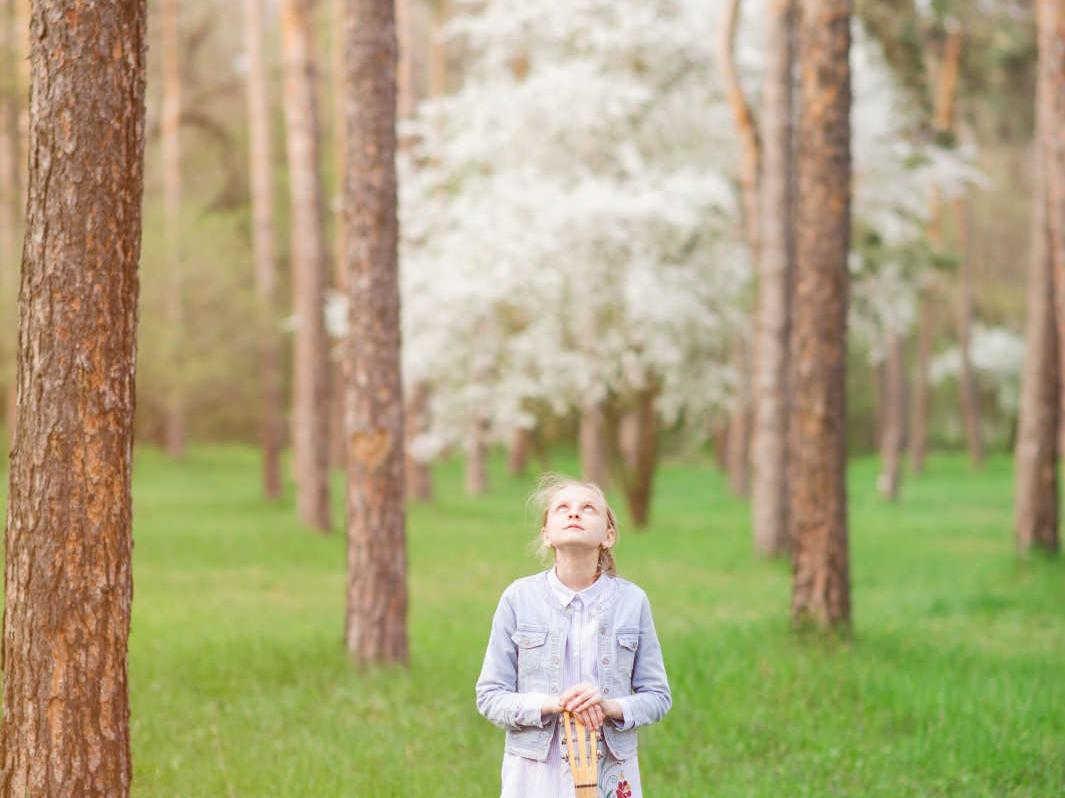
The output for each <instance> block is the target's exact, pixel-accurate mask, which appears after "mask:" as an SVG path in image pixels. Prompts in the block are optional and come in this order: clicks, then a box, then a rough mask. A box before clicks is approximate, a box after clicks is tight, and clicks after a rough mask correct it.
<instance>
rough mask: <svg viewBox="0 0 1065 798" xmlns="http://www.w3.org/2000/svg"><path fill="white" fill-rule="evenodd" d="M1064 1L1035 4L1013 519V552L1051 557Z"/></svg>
mask: <svg viewBox="0 0 1065 798" xmlns="http://www.w3.org/2000/svg"><path fill="white" fill-rule="evenodd" d="M1063 25H1065V19H1063V16H1062V14H1061V3H1060V2H1058V1H1057V0H1040V2H1039V3H1038V4H1037V5H1036V28H1037V40H1038V45H1039V64H1038V70H1037V79H1036V109H1035V111H1036V130H1035V146H1034V156H1035V157H1034V161H1035V163H1034V169H1033V172H1034V176H1035V180H1034V183H1035V186H1034V191H1033V200H1032V262H1031V267H1030V271H1029V273H1028V303H1027V324H1026V327H1025V356H1024V371H1023V374H1022V375H1021V405H1020V414H1019V418H1018V421H1017V445H1016V451H1015V455H1014V460H1015V469H1016V471H1015V473H1016V477H1015V479H1016V484H1015V496H1014V521H1015V524H1016V530H1015V532H1016V542H1017V548H1018V550H1020V551H1021V552H1026V551H1029V550H1031V549H1040V550H1043V551H1048V552H1056V551H1058V549H1059V547H1060V539H1059V533H1058V512H1059V487H1058V437H1059V433H1060V428H1061V375H1062V373H1065V370H1063V369H1062V365H1061V361H1060V356H1061V347H1062V340H1061V338H1060V337H1059V335H1060V333H1059V329H1060V324H1061V320H1060V319H1059V318H1058V313H1059V309H1060V308H1061V304H1062V302H1063V300H1062V298H1061V297H1060V296H1056V294H1058V293H1059V292H1060V290H1061V288H1062V280H1061V275H1060V274H1057V273H1056V272H1058V268H1057V266H1058V264H1056V263H1055V262H1054V261H1055V258H1054V256H1055V243H1054V219H1053V216H1054V212H1055V208H1054V206H1053V202H1054V199H1053V190H1054V184H1055V180H1056V176H1055V175H1054V165H1055V164H1054V156H1055V140H1056V138H1057V137H1058V136H1060V131H1061V128H1060V127H1056V124H1057V122H1058V119H1056V114H1055V110H1056V109H1055V105H1056V102H1055V101H1058V102H1060V96H1055V92H1056V91H1057V92H1058V93H1059V94H1060V84H1057V85H1055V80H1054V78H1055V73H1058V74H1060V72H1059V70H1060V69H1061V65H1060V53H1061V49H1060V47H1061V44H1062V42H1063V41H1065V36H1063V35H1062V31H1061V28H1062V26H1063Z"/></svg>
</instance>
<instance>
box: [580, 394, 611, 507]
mask: <svg viewBox="0 0 1065 798" xmlns="http://www.w3.org/2000/svg"><path fill="white" fill-rule="evenodd" d="M579 435H580V449H581V479H584V480H588V481H589V482H594V483H595V484H597V485H599V487H601V488H603V489H604V490H606V488H607V486H608V485H609V483H610V473H609V467H610V459H609V454H608V448H607V437H606V436H607V430H606V413H605V412H604V408H603V402H595V403H592V404H587V405H585V406H584V407H583V408H582V409H581V426H580V433H579Z"/></svg>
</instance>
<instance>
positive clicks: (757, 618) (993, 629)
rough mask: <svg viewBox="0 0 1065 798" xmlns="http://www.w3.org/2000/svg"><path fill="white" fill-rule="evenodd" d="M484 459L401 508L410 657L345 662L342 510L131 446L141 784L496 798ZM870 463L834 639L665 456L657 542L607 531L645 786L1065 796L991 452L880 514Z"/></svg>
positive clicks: (856, 482) (1060, 696)
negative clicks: (429, 500)
mask: <svg viewBox="0 0 1065 798" xmlns="http://www.w3.org/2000/svg"><path fill="white" fill-rule="evenodd" d="M494 465H495V467H496V468H495V471H494V473H493V490H492V493H491V495H490V496H489V497H487V498H485V499H483V500H477V501H474V500H470V499H468V498H466V497H465V496H464V495H463V492H462V480H461V468H460V465H459V464H458V463H454V464H446V465H444V466H441V467H440V468H439V469H438V470H437V473H436V480H437V481H436V489H437V495H438V501H437V502H436V503H435V504H434V505H433V506H431V507H415V508H413V509H412V511H411V514H410V524H409V562H410V590H411V594H410V595H411V606H410V611H411V614H410V634H411V650H412V657H411V667H410V669H409V670H398V671H396V670H394V671H391V672H389V671H376V672H372V673H367V674H361V675H360V674H359V673H358V672H356V671H355V670H354V669H352V668H351V667H349V665H348V664H347V662H346V659H345V656H344V652H343V648H342V642H341V641H342V618H343V607H344V553H345V543H344V536H343V533H342V531H341V525H340V523H339V521H338V522H337V524H336V529H337V531H336V532H335V533H334V534H333V535H332V536H329V537H323V536H319V535H316V534H314V533H312V532H310V531H307V530H304V529H301V528H300V527H299V526H298V524H297V523H296V522H295V520H294V511H293V497H292V489H291V485H289V486H287V493H286V500H285V501H284V502H283V504H282V505H280V506H268V505H266V504H264V503H263V502H262V501H261V500H260V498H259V486H258V481H257V480H258V473H259V472H258V457H257V454H256V452H255V451H254V450H251V449H245V448H225V447H210V448H203V447H201V448H197V447H194V448H193V449H192V450H191V451H190V454H189V457H188V459H187V461H186V462H184V463H183V464H181V465H175V464H172V463H169V462H168V461H167V460H166V459H165V458H164V457H163V456H162V455H161V454H159V453H158V452H156V451H153V450H148V449H142V450H138V452H137V455H136V465H135V486H134V515H135V547H134V564H135V583H134V611H133V631H132V637H131V641H130V646H131V651H130V672H131V689H132V702H133V721H132V722H133V749H134V763H135V764H134V768H135V773H134V794H135V795H137V796H160V798H173V797H174V796H255V797H258V796H368V797H369V798H378V796H380V797H381V798H385V797H386V796H397V798H398V797H399V796H402V798H417V797H419V796H424V797H425V798H436V797H437V796H462V797H463V798H467V797H473V796H492V795H497V794H498V792H497V791H498V783H499V782H498V779H499V766H500V757H501V753H502V745H503V738H502V732H501V731H499V730H497V729H495V728H494V727H492V726H491V725H489V724H488V722H487V721H485V720H484V719H483V718H481V717H480V716H479V715H478V714H477V711H476V708H475V706H474V701H473V698H474V696H473V684H474V681H475V679H476V677H477V673H478V671H479V669H480V664H481V658H482V656H483V653H484V647H485V644H486V641H487V633H488V627H489V622H490V619H491V613H492V611H493V609H494V608H495V603H496V601H497V600H498V597H499V593H500V592H501V591H502V589H503V588H504V587H505V586H506V585H507V584H508V583H509V582H510V581H511V580H512V579H514V578H516V577H518V576H520V575H524V574H527V573H532V572H534V571H537V570H540V569H542V567H544V566H541V565H540V564H539V563H538V562H536V561H535V560H534V559H532V558H531V556H530V555H529V554H528V553H527V552H528V549H527V547H526V545H525V544H526V542H527V541H528V540H529V538H530V537H531V536H532V534H533V532H534V530H535V524H536V521H535V519H533V518H532V517H531V515H529V514H528V513H527V512H526V510H525V506H524V498H525V496H526V494H527V493H528V491H529V489H530V487H531V481H532V479H531V477H530V478H529V479H526V480H513V479H510V478H508V477H506V476H505V475H503V473H502V472H501V470H500V463H499V461H497V462H496V463H494ZM556 467H559V468H562V469H566V468H569V469H570V470H572V468H573V463H572V459H566V458H562V457H560V459H559V461H558V463H557V464H556ZM875 468H876V464H875V462H874V461H872V460H859V461H857V462H855V464H854V465H853V468H852V472H851V475H850V476H851V541H852V544H851V546H852V547H851V562H852V579H853V604H854V624H855V635H854V638H853V640H851V641H850V642H847V643H839V642H836V643H833V642H828V641H823V640H818V639H813V638H805V637H803V636H801V635H797V634H795V633H793V632H792V631H791V630H790V629H789V626H788V619H787V609H788V601H789V572H788V568H787V566H786V564H784V563H781V562H760V561H758V560H756V559H755V558H754V557H753V556H752V553H751V545H750V541H749V533H748V530H747V525H748V511H747V508H746V506H745V504H744V503H742V502H740V501H738V500H736V499H733V498H732V497H730V496H729V495H728V492H727V489H726V487H725V483H724V480H723V479H722V477H721V475H719V474H717V473H716V472H714V471H713V470H712V469H711V468H710V467H709V466H706V465H697V464H672V465H667V466H664V467H663V468H662V470H661V472H660V475H659V479H658V483H657V493H656V500H655V506H654V518H653V525H652V527H651V528H650V529H649V530H648V531H647V532H645V533H635V532H633V531H632V530H631V529H629V528H627V527H625V526H624V525H623V527H622V531H621V542H620V545H619V547H618V550H617V554H618V566H619V571H620V572H621V573H622V574H623V575H625V576H627V577H628V578H630V579H633V580H634V581H636V582H637V583H638V584H640V585H641V586H642V587H644V589H645V590H646V591H647V592H648V594H649V596H650V598H651V602H652V606H653V608H654V612H655V621H656V624H657V626H658V630H659V636H660V638H661V641H662V645H663V648H664V651H665V657H666V667H667V669H668V672H669V677H670V682H671V685H672V688H673V697H674V706H673V710H672V711H671V712H670V713H669V714H668V715H667V716H666V718H665V720H664V721H663V722H662V723H661V724H658V725H657V726H654V727H650V728H648V729H646V730H644V731H642V732H641V735H640V739H641V745H640V752H641V756H640V762H641V769H642V771H643V777H644V785H645V790H646V794H647V796H648V798H672V797H673V796H699V797H700V798H701V797H702V796H756V795H757V796H773V798H777V797H779V796H807V795H808V796H842V795H846V796H869V797H871V796H885V797H887V796H890V797H891V798H898V796H911V795H912V796H952V797H953V796H995V798H999V797H1000V796H1043V795H1045V796H1051V795H1061V794H1063V792H1065V563H1062V562H1061V561H1047V560H1045V559H1043V558H1036V559H1034V560H1032V561H1028V562H1019V561H1018V560H1017V558H1016V557H1015V555H1014V553H1013V548H1012V539H1011V532H1010V529H1011V507H1010V494H1011V484H1012V483H1011V479H1012V478H1011V472H1010V463H1009V461H1008V460H1007V459H1005V458H1000V459H993V460H992V461H991V462H990V464H989V465H988V467H987V468H986V469H985V470H983V471H981V472H972V471H970V470H969V468H968V467H967V465H966V464H965V462H964V461H963V460H962V459H961V458H959V457H953V456H943V457H937V458H933V459H932V460H931V461H930V463H929V468H928V473H927V475H926V476H925V477H923V478H922V479H921V480H920V481H912V480H911V481H909V482H907V483H905V484H904V485H903V493H902V496H903V498H902V501H901V502H900V504H899V505H897V506H886V505H885V504H883V503H882V502H881V501H879V500H878V499H877V497H876V495H875V493H874V490H873V484H874V475H875ZM5 484H6V480H5ZM334 486H335V488H336V493H335V496H334V504H335V507H336V509H337V518H338V519H339V518H340V517H341V516H340V508H341V506H342V501H341V493H340V489H341V481H340V475H339V474H337V475H336V481H335V482H334ZM623 515H624V514H623Z"/></svg>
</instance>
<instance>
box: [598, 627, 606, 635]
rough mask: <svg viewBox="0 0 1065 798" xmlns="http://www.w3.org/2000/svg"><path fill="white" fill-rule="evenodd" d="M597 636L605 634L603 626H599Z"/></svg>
mask: <svg viewBox="0 0 1065 798" xmlns="http://www.w3.org/2000/svg"><path fill="white" fill-rule="evenodd" d="M599 634H601V635H605V634H606V627H605V626H600V627H599Z"/></svg>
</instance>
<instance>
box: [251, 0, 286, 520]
mask: <svg viewBox="0 0 1065 798" xmlns="http://www.w3.org/2000/svg"><path fill="white" fill-rule="evenodd" d="M244 46H245V49H246V51H247V54H248V85H247V100H248V136H249V147H248V175H249V178H250V181H251V209H252V211H251V215H252V252H253V256H254V259H255V293H256V298H257V300H258V313H259V372H260V373H259V385H260V390H261V391H262V421H261V422H260V427H259V441H260V445H261V447H262V485H263V495H264V496H265V497H266V498H268V499H277V498H280V496H281V439H282V434H283V424H284V411H283V409H282V398H281V341H280V338H279V336H278V333H277V257H276V250H275V248H274V184H273V165H274V157H273V147H272V146H271V144H270V111H269V100H268V98H267V90H266V67H265V65H264V63H263V30H262V4H261V2H260V0H244Z"/></svg>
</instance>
